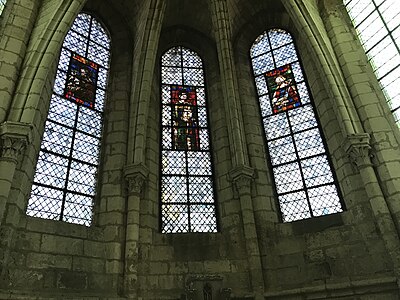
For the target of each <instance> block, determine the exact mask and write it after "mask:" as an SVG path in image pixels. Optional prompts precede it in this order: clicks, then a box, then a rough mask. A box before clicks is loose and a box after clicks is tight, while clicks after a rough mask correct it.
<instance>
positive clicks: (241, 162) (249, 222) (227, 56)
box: [209, 0, 264, 299]
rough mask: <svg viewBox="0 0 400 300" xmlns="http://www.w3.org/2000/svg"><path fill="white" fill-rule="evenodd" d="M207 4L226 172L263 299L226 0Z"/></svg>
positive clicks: (253, 279) (252, 273) (257, 289)
mask: <svg viewBox="0 0 400 300" xmlns="http://www.w3.org/2000/svg"><path fill="white" fill-rule="evenodd" d="M209 6H210V11H211V17H212V22H213V28H214V35H215V39H216V43H217V51H218V59H219V67H220V72H221V77H222V91H223V98H224V106H225V108H226V110H225V111H226V114H227V115H226V120H227V122H228V125H227V126H228V133H229V145H230V153H231V157H232V161H233V169H232V170H231V171H230V173H229V174H230V177H231V179H232V183H233V184H234V186H235V187H236V189H237V191H238V194H239V201H240V205H241V213H242V218H243V231H244V236H245V240H246V241H245V243H246V251H247V256H248V264H249V273H250V280H251V285H252V290H253V293H254V295H255V299H263V297H262V294H263V292H264V279H263V273H262V266H261V257H260V249H259V245H258V237H257V230H256V228H257V226H256V223H255V218H254V208H253V202H252V201H253V200H252V197H251V182H252V180H253V177H254V169H253V168H251V167H250V166H249V158H248V153H247V147H246V146H245V145H246V139H245V133H244V126H243V120H242V115H241V114H240V113H239V112H240V111H241V105H240V97H239V93H238V83H237V77H236V69H235V62H234V56H233V47H232V42H231V40H232V32H231V26H230V19H229V14H228V7H227V0H209Z"/></svg>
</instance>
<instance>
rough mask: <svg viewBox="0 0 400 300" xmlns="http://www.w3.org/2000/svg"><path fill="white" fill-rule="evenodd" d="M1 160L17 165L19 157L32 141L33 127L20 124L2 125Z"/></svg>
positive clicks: (0, 128) (0, 138) (0, 135)
mask: <svg viewBox="0 0 400 300" xmlns="http://www.w3.org/2000/svg"><path fill="white" fill-rule="evenodd" d="M0 140H1V158H2V159H7V160H11V161H14V162H15V163H17V159H18V156H19V155H20V154H21V152H22V151H23V149H24V148H25V147H26V146H27V145H28V144H29V143H30V142H31V140H32V125H30V124H27V123H20V122H10V121H7V122H4V123H2V124H0Z"/></svg>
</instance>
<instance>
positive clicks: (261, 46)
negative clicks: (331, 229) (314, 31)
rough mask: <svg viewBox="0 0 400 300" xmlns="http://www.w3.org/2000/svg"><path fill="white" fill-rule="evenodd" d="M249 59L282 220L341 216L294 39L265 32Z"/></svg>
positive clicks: (273, 31)
mask: <svg viewBox="0 0 400 300" xmlns="http://www.w3.org/2000/svg"><path fill="white" fill-rule="evenodd" d="M250 55H251V58H252V65H253V70H254V76H255V82H256V87H257V91H258V95H259V104H260V111H261V116H262V118H263V125H264V131H265V136H266V139H267V146H268V152H269V158H270V162H271V165H272V171H273V175H274V181H275V188H276V191H277V194H278V200H279V206H280V210H281V213H282V219H283V221H284V222H292V221H296V220H301V219H306V218H311V217H315V216H321V215H326V214H331V213H336V212H341V211H342V210H343V209H342V205H341V201H340V198H339V194H338V191H337V188H336V185H335V179H334V175H333V173H332V167H331V165H330V163H329V160H328V157H327V154H326V150H325V146H324V143H323V140H322V133H321V132H320V130H319V128H318V122H317V119H316V117H315V112H314V108H313V106H312V104H311V98H310V94H309V91H308V88H307V85H306V82H305V79H304V75H303V71H302V68H301V65H300V62H299V60H298V56H297V52H296V49H295V45H294V43H293V39H292V37H291V35H290V34H289V33H288V32H286V31H284V30H282V29H273V30H270V31H268V32H264V33H263V34H262V35H260V36H259V37H258V38H257V39H256V41H255V42H254V44H253V46H252V47H251V49H250Z"/></svg>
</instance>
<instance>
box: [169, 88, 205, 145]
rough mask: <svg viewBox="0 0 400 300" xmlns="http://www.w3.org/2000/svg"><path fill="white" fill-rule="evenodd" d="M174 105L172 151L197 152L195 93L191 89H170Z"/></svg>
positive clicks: (197, 133)
mask: <svg viewBox="0 0 400 300" xmlns="http://www.w3.org/2000/svg"><path fill="white" fill-rule="evenodd" d="M172 104H173V105H174V115H173V120H174V126H175V128H174V138H173V142H174V147H173V148H174V149H175V150H198V149H199V129H198V122H197V113H196V93H195V90H194V89H193V88H190V87H182V86H174V87H172Z"/></svg>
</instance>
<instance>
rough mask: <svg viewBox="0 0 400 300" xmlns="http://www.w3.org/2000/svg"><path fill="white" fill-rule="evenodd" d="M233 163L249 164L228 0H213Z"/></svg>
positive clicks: (214, 22)
mask: <svg viewBox="0 0 400 300" xmlns="http://www.w3.org/2000/svg"><path fill="white" fill-rule="evenodd" d="M210 6H211V15H212V21H213V26H214V34H215V39H216V43H217V51H218V58H219V64H220V65H219V67H220V71H221V77H222V81H221V85H222V91H223V99H224V106H225V108H226V110H225V111H226V114H227V115H226V119H227V121H228V122H227V124H228V134H229V144H230V152H231V155H232V159H233V165H234V167H236V166H241V165H248V164H249V162H248V155H247V148H246V147H245V138H244V137H245V134H244V131H243V121H242V120H241V115H240V114H239V110H240V101H239V93H238V84H237V78H236V70H235V64H234V59H233V48H232V43H231V32H230V24H229V16H228V12H227V4H226V0H210Z"/></svg>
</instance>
